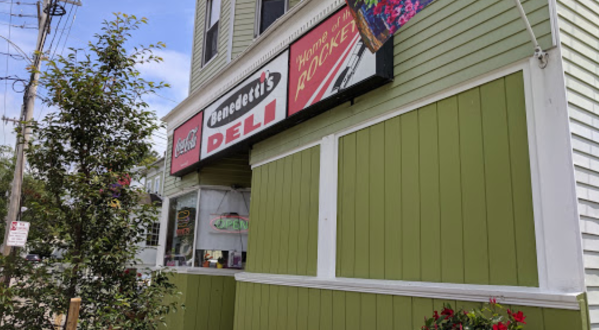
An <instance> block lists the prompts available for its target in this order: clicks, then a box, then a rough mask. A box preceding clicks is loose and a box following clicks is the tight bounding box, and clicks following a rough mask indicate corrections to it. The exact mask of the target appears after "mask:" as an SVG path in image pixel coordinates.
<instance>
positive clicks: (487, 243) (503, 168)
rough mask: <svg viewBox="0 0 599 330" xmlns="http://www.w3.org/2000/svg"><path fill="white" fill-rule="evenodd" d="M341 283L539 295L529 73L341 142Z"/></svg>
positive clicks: (453, 97)
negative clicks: (453, 286)
mask: <svg viewBox="0 0 599 330" xmlns="http://www.w3.org/2000/svg"><path fill="white" fill-rule="evenodd" d="M338 191H339V197H338V198H339V203H338V221H337V225H338V231H337V234H338V239H337V254H338V257H337V275H338V276H341V277H358V278H373V279H392V280H408V281H427V282H451V283H469V284H491V285H519V286H538V274H537V260H536V246H535V231H534V216H533V205H532V191H531V178H530V164H529V154H528V139H527V127H526V109H525V103H524V87H523V77H522V73H521V72H519V73H516V74H513V75H510V76H507V77H505V78H501V79H498V80H495V81H493V82H490V83H487V84H485V85H482V86H480V87H477V88H474V89H471V90H468V91H466V92H463V93H461V94H459V95H456V96H452V97H450V98H447V99H444V100H442V101H439V102H437V103H433V104H431V105H428V106H425V107H423V108H420V109H417V110H415V111H411V112H409V113H406V114H403V115H401V116H398V117H395V118H393V119H390V120H387V121H385V122H382V123H379V124H377V125H374V126H371V127H369V128H366V129H363V130H360V131H358V132H355V133H352V134H349V135H346V136H344V137H342V138H341V139H340V142H339V188H338Z"/></svg>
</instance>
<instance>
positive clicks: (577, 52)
mask: <svg viewBox="0 0 599 330" xmlns="http://www.w3.org/2000/svg"><path fill="white" fill-rule="evenodd" d="M557 12H558V17H559V23H558V24H559V29H560V36H559V37H560V40H561V46H562V49H561V50H562V59H563V65H564V71H565V79H566V92H567V98H568V112H569V115H570V129H571V131H572V140H571V141H572V147H573V157H574V167H575V176H576V185H577V186H576V191H577V195H578V204H579V207H578V209H579V213H580V227H581V230H582V238H583V249H584V264H585V273H586V285H587V291H588V300H589V314H590V319H591V324H592V328H593V329H599V244H597V242H599V229H598V228H599V227H597V223H599V211H598V210H599V195H598V194H597V193H598V192H599V167H598V166H597V164H598V162H599V148H598V146H599V3H597V1H591V0H560V1H557Z"/></svg>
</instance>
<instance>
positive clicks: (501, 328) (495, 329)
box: [493, 322, 508, 330]
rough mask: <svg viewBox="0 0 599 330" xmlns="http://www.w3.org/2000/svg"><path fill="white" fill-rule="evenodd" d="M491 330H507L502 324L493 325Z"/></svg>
mask: <svg viewBox="0 0 599 330" xmlns="http://www.w3.org/2000/svg"><path fill="white" fill-rule="evenodd" d="M493 330H508V329H507V326H506V325H505V324H503V322H499V323H497V324H494V325H493Z"/></svg>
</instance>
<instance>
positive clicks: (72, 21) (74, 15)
mask: <svg viewBox="0 0 599 330" xmlns="http://www.w3.org/2000/svg"><path fill="white" fill-rule="evenodd" d="M73 6H74V5H73ZM78 9H79V6H77V7H75V12H74V13H73V19H72V20H71V25H70V26H69V31H68V32H67V37H66V38H65V39H64V44H63V45H62V50H61V51H60V55H61V56H62V54H63V53H64V48H65V47H66V46H67V40H69V36H70V35H71V28H72V27H73V23H75V19H76V18H77V10H78ZM72 11H73V7H72V6H71V12H72Z"/></svg>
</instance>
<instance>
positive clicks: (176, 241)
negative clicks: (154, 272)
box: [164, 192, 198, 266]
mask: <svg viewBox="0 0 599 330" xmlns="http://www.w3.org/2000/svg"><path fill="white" fill-rule="evenodd" d="M197 203H198V193H197V192H193V193H189V194H187V195H183V196H181V197H177V198H174V199H172V200H171V202H170V205H169V215H168V232H167V239H166V249H165V254H164V264H165V265H166V266H191V265H192V260H193V243H194V233H195V227H196V226H195V223H196V215H197V212H196V208H197Z"/></svg>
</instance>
